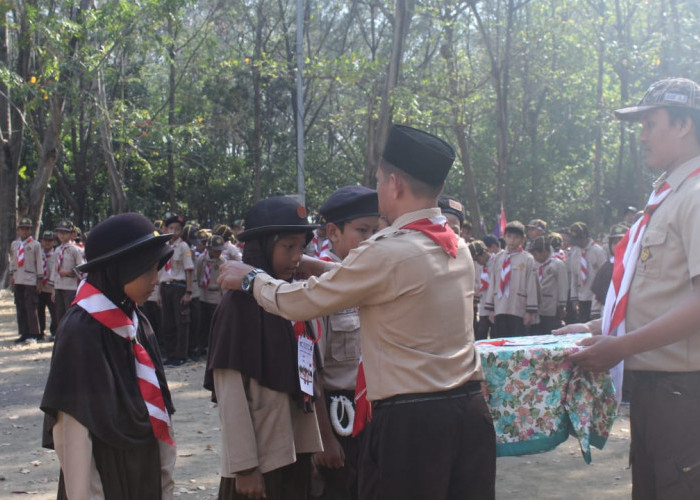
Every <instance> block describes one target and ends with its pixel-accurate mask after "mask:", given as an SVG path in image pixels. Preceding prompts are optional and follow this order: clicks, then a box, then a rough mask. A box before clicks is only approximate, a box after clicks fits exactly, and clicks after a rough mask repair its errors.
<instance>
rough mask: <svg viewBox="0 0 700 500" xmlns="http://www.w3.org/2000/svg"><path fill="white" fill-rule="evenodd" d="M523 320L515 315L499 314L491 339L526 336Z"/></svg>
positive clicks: (495, 319)
mask: <svg viewBox="0 0 700 500" xmlns="http://www.w3.org/2000/svg"><path fill="white" fill-rule="evenodd" d="M525 334H526V332H525V325H523V318H522V317H520V316H515V315H513V314H497V315H496V317H495V318H494V322H493V328H492V329H491V338H497V339H501V338H504V337H518V336H521V335H525Z"/></svg>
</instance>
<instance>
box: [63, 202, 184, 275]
mask: <svg viewBox="0 0 700 500" xmlns="http://www.w3.org/2000/svg"><path fill="white" fill-rule="evenodd" d="M170 236H171V235H170V234H160V233H158V231H156V229H155V227H154V226H153V223H152V222H151V221H150V220H148V219H147V218H146V217H144V216H143V215H141V214H137V213H133V212H131V213H125V214H119V215H113V216H111V217H109V218H108V219H105V220H103V221H102V222H100V223H99V224H97V225H96V226H95V227H94V228H93V229H92V231H90V234H89V235H88V238H87V241H86V242H85V258H86V260H87V262H86V263H85V264H82V265H80V266H78V267H77V269H78V270H79V271H81V272H89V271H91V270H93V269H96V268H98V267H99V266H100V265H102V264H104V263H106V262H109V261H112V260H117V259H120V258H123V257H126V256H128V255H136V254H139V253H142V252H144V250H147V249H151V248H156V247H161V248H159V249H158V251H157V252H156V253H155V255H154V259H157V260H158V263H159V267H162V266H163V265H164V264H165V263H166V262H167V261H168V259H170V257H171V256H172V254H173V250H172V248H170V247H169V246H168V245H166V244H165V243H166V242H167V241H168V240H169V239H170Z"/></svg>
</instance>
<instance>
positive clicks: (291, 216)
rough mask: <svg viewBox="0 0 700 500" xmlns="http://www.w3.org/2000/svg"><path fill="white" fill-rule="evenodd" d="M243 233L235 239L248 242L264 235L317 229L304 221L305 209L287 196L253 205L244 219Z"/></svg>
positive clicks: (309, 233)
mask: <svg viewBox="0 0 700 500" xmlns="http://www.w3.org/2000/svg"><path fill="white" fill-rule="evenodd" d="M245 223H246V224H245V231H243V232H242V233H240V234H239V235H238V237H237V238H236V239H237V240H238V241H248V240H252V239H254V238H259V237H260V236H263V235H266V234H275V233H303V232H308V235H309V237H310V236H311V232H312V231H313V230H314V229H316V228H317V227H318V225H317V224H309V222H308V221H307V220H306V208H304V207H303V206H302V205H300V204H299V202H298V201H296V200H295V199H294V198H291V197H289V196H273V197H272V198H268V199H266V200H262V201H259V202H257V203H256V204H255V205H253V208H251V209H250V212H248V215H247V216H246V218H245Z"/></svg>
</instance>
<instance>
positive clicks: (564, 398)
mask: <svg viewBox="0 0 700 500" xmlns="http://www.w3.org/2000/svg"><path fill="white" fill-rule="evenodd" d="M587 336H589V334H569V335H559V336H554V335H533V336H527V337H512V338H508V339H492V340H483V341H479V342H476V346H477V350H478V352H479V354H480V356H481V362H482V365H483V368H484V375H485V378H486V381H485V384H484V388H485V391H486V394H485V395H486V400H487V402H488V404H489V408H490V409H491V415H492V416H493V421H494V426H495V428H496V446H497V452H498V456H517V455H529V454H532V453H540V452H544V451H548V450H551V449H553V448H555V447H556V446H558V445H559V444H560V443H562V442H564V441H566V440H567V439H568V437H569V435H572V436H574V437H576V438H577V439H578V441H579V443H580V446H581V453H582V454H583V459H584V460H585V461H586V463H590V461H591V449H590V447H591V445H593V446H595V447H596V448H598V449H602V448H603V446H604V445H605V442H606V440H607V438H608V436H609V435H610V430H611V429H612V426H613V422H614V421H615V416H616V414H617V402H616V401H615V389H614V386H613V382H612V378H611V377H610V375H609V374H608V373H607V372H604V373H592V372H587V371H584V370H581V369H580V368H579V367H577V366H576V365H575V364H574V363H572V362H571V361H570V360H569V359H568V357H567V355H568V354H571V353H574V352H576V351H578V350H580V349H581V347H580V346H578V345H576V342H578V341H579V340H581V339H583V338H585V337H587Z"/></svg>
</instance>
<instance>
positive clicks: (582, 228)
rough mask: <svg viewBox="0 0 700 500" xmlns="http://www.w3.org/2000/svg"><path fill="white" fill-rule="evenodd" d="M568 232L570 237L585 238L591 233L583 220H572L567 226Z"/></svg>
mask: <svg viewBox="0 0 700 500" xmlns="http://www.w3.org/2000/svg"><path fill="white" fill-rule="evenodd" d="M569 234H570V235H571V237H572V238H576V239H582V240H587V239H588V238H589V237H590V235H591V233H590V231H589V230H588V225H587V224H586V223H585V222H574V223H573V224H571V227H570V228H569Z"/></svg>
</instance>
